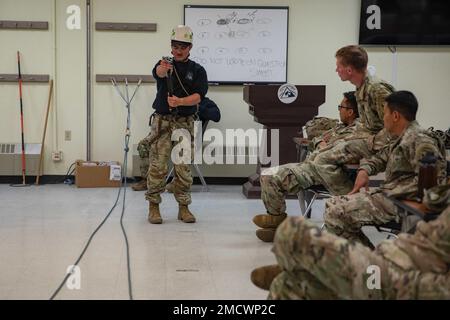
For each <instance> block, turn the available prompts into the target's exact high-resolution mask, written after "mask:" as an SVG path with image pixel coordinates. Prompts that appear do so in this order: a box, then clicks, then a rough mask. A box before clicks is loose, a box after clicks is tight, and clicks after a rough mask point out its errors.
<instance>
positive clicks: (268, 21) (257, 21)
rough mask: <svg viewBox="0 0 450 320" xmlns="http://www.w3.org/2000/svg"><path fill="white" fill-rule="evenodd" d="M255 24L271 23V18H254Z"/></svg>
mask: <svg viewBox="0 0 450 320" xmlns="http://www.w3.org/2000/svg"><path fill="white" fill-rule="evenodd" d="M256 23H257V24H269V23H272V19H270V18H260V19H257V20H256Z"/></svg>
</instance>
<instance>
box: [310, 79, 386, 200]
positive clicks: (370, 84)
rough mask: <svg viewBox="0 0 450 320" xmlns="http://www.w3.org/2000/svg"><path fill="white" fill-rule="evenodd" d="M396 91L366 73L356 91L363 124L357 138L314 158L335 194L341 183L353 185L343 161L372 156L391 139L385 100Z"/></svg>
mask: <svg viewBox="0 0 450 320" xmlns="http://www.w3.org/2000/svg"><path fill="white" fill-rule="evenodd" d="M393 91H394V88H393V87H392V86H391V85H390V84H388V83H386V82H384V81H382V80H379V79H376V78H373V77H371V76H369V75H367V76H366V78H365V80H364V83H363V84H362V86H361V87H359V88H357V89H356V92H355V96H356V101H357V102H358V112H359V117H360V121H361V124H362V126H361V128H360V130H358V132H357V137H358V139H357V140H352V141H347V142H346V143H342V144H338V145H337V146H336V147H335V148H333V149H331V150H329V151H328V152H322V153H320V155H318V156H317V157H316V158H315V159H314V164H315V165H316V169H317V173H318V174H319V175H320V177H321V178H322V179H323V180H324V185H325V187H326V188H327V189H328V190H329V191H331V192H332V193H333V194H338V190H337V189H336V188H338V189H341V188H342V185H346V186H347V187H350V186H351V185H352V181H351V179H350V178H349V176H348V174H346V172H345V170H344V164H358V163H359V161H360V160H361V159H363V158H368V157H370V156H372V155H373V154H375V153H376V152H378V151H379V150H381V149H382V148H383V147H384V146H385V145H386V144H388V143H389V135H388V134H387V132H386V131H385V130H384V129H383V127H384V123H383V116H384V106H383V103H384V101H385V98H386V97H387V96H388V95H390V94H391V93H392V92H393ZM350 190H351V188H350ZM350 190H349V191H350Z"/></svg>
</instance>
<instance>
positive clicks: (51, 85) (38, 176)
mask: <svg viewBox="0 0 450 320" xmlns="http://www.w3.org/2000/svg"><path fill="white" fill-rule="evenodd" d="M52 93H53V79H51V80H50V89H49V92H48V102H47V112H46V115H45V124H44V133H43V134H42V143H41V154H40V156H39V166H38V174H37V176H36V184H39V178H40V177H41V175H42V160H43V158H44V142H45V134H46V133H47V122H48V114H49V111H50V105H51V102H52Z"/></svg>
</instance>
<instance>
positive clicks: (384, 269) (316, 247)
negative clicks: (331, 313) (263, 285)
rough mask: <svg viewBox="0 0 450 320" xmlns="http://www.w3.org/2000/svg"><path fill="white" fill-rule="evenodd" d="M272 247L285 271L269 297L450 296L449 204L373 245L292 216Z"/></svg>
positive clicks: (425, 297)
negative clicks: (437, 213)
mask: <svg viewBox="0 0 450 320" xmlns="http://www.w3.org/2000/svg"><path fill="white" fill-rule="evenodd" d="M273 252H274V253H275V255H276V258H277V261H278V264H279V265H280V267H281V268H282V269H283V271H282V272H281V273H280V274H279V275H278V276H277V277H276V278H275V279H274V280H273V282H272V284H271V287H270V293H269V299H450V206H448V207H447V209H446V210H445V211H444V212H443V213H442V214H441V215H440V216H439V218H437V219H436V220H434V221H431V222H428V223H425V222H423V221H421V222H419V223H418V225H417V228H416V232H415V233H414V234H413V235H411V234H400V235H399V238H398V239H396V240H393V241H392V240H384V241H383V242H381V243H380V244H379V245H378V246H377V248H376V249H375V250H374V251H372V250H370V249H369V248H367V247H366V246H364V245H361V244H360V243H357V242H351V241H348V240H347V239H344V238H341V237H338V236H336V235H334V234H331V233H329V232H326V231H320V230H319V228H318V227H317V226H315V225H314V223H312V222H311V221H308V220H306V219H304V218H303V217H291V218H288V219H286V220H285V221H284V222H283V223H282V224H281V225H280V226H279V227H278V229H277V231H276V234H275V241H274V247H273ZM378 271H379V273H378ZM378 274H379V275H380V279H379V280H380V281H379V283H377V279H376V278H374V277H376V276H377V275H378ZM378 285H379V286H378Z"/></svg>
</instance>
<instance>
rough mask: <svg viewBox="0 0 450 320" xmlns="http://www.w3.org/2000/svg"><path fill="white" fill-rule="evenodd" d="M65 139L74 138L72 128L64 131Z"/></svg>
mask: <svg viewBox="0 0 450 320" xmlns="http://www.w3.org/2000/svg"><path fill="white" fill-rule="evenodd" d="M64 140H66V141H70V140H72V131H70V130H66V131H64Z"/></svg>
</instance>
